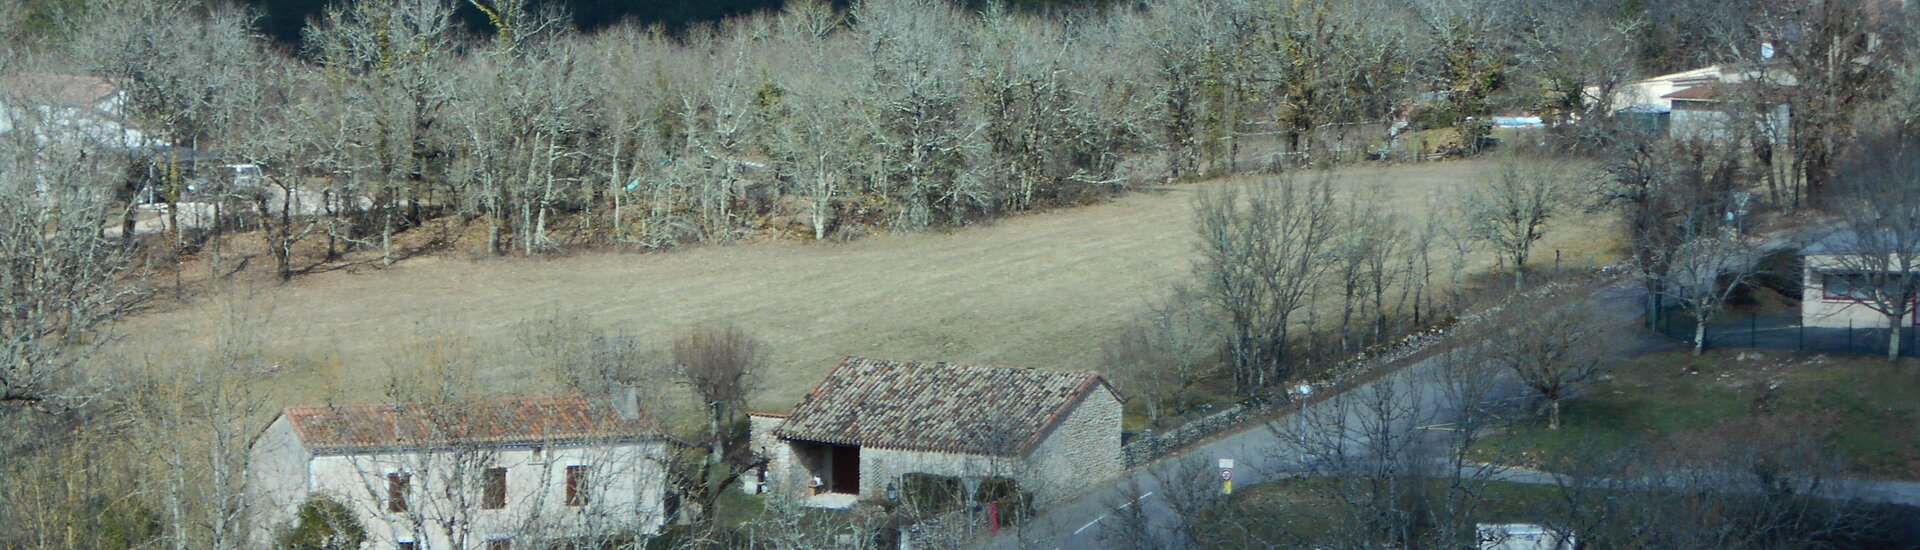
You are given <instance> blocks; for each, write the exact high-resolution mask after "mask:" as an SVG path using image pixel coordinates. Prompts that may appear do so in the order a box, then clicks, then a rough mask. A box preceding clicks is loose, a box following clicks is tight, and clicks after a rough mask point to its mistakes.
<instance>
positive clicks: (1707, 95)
mask: <svg viewBox="0 0 1920 550" xmlns="http://www.w3.org/2000/svg"><path fill="white" fill-rule="evenodd" d="M1660 97H1662V98H1666V99H1681V100H1694V101H1714V100H1717V99H1720V93H1719V91H1718V90H1716V89H1715V88H1714V86H1713V85H1711V84H1707V85H1702V86H1694V87H1692V88H1687V89H1684V90H1680V91H1677V92H1674V93H1670V94H1667V95H1663V96H1660Z"/></svg>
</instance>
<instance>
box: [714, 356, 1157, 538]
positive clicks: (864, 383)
mask: <svg viewBox="0 0 1920 550" xmlns="http://www.w3.org/2000/svg"><path fill="white" fill-rule="evenodd" d="M1120 414H1121V413H1120V398H1119V395H1118V394H1116V393H1115V392H1114V390H1113V387H1112V386H1110V385H1109V384H1108V383H1107V381H1106V379H1104V378H1102V377H1101V376H1100V375H1098V374H1093V373H1085V372H1064V371H1049V370H1040V369H1032V368H1020V367H1004V366H985V365H965V364H956V363H938V362H921V361H886V360H879V359H866V358H860V357H848V358H846V359H844V360H842V361H841V362H840V364H839V365H837V366H835V367H834V368H833V370H832V371H831V372H828V373H827V376H826V378H825V379H824V380H821V381H820V384H819V386H817V387H815V388H814V390H813V391H812V392H811V393H809V394H807V396H806V398H805V399H803V400H802V401H801V402H800V404H799V405H798V406H796V407H794V409H793V412H792V413H791V414H788V415H784V416H783V415H777V414H764V413H759V414H754V415H752V416H751V417H750V419H751V424H752V432H753V434H752V445H753V447H754V450H755V451H757V452H759V453H761V455H762V456H764V457H766V458H767V459H768V465H767V469H766V472H765V476H766V485H765V488H766V490H768V491H770V492H772V493H773V494H775V495H780V496H784V497H791V498H807V497H811V496H816V495H821V496H833V495H839V496H841V497H843V498H847V499H851V498H861V497H864V498H881V497H884V496H887V494H888V492H889V489H890V488H892V487H895V486H896V484H898V483H899V482H900V479H901V476H903V475H907V474H930V475H936V476H947V477H954V478H960V479H961V480H963V481H964V482H966V483H969V484H978V483H979V482H980V481H982V480H985V479H988V478H998V479H1005V480H1012V481H1013V482H1015V483H1017V484H1018V487H1019V488H1020V490H1022V491H1025V492H1028V493H1031V494H1032V495H1034V497H1035V499H1036V500H1037V501H1040V502H1044V501H1047V500H1052V499H1054V498H1058V497H1060V496H1064V495H1066V494H1067V493H1070V492H1072V491H1073V490H1075V489H1078V488H1080V487H1084V486H1086V485H1088V484H1089V483H1092V482H1095V481H1099V480H1101V479H1105V478H1107V477H1109V476H1113V475H1115V474H1118V473H1120V472H1121V471H1122V470H1123V469H1124V465H1123V463H1122V458H1121V447H1120Z"/></svg>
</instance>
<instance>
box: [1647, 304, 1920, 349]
mask: <svg viewBox="0 0 1920 550" xmlns="http://www.w3.org/2000/svg"><path fill="white" fill-rule="evenodd" d="M1652 328H1653V329H1654V330H1655V331H1656V332H1659V333H1660V334H1663V335H1666V336H1668V337H1670V338H1674V339H1676V340H1680V341H1684V342H1692V341H1693V332H1694V323H1693V317H1692V316H1690V315H1687V314H1686V313H1684V312H1681V311H1679V310H1676V309H1668V310H1667V311H1665V312H1663V313H1662V314H1661V315H1659V316H1657V318H1656V319H1655V320H1654V322H1653V327H1652ZM1887 330H1888V329H1887V328H1886V327H1884V326H1877V327H1854V328H1823V327H1809V326H1806V325H1803V324H1801V323H1800V315H1799V314H1797V313H1790V314H1770V315H1759V314H1751V313H1749V314H1744V315H1742V314H1721V315H1719V316H1716V317H1715V318H1713V319H1712V320H1711V321H1708V322H1707V330H1706V341H1707V348H1709V349H1711V348H1716V347H1718V348H1756V349H1778V350H1793V351H1807V352H1816V353H1838V354H1848V355H1886V354H1887V339H1888V336H1889V335H1888V334H1887ZM1915 333H1920V329H1908V330H1906V331H1904V332H1902V334H1901V335H1900V355H1901V356H1903V357H1920V350H1917V349H1915V347H1916V346H1915V345H1914V343H1915V340H1916V336H1915Z"/></svg>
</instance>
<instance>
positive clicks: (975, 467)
mask: <svg viewBox="0 0 1920 550" xmlns="http://www.w3.org/2000/svg"><path fill="white" fill-rule="evenodd" d="M781 420H782V419H781V418H779V417H776V416H752V417H750V426H751V430H752V435H751V441H752V443H751V444H752V445H753V448H754V450H755V451H757V452H760V453H761V455H762V456H764V457H766V458H767V459H768V467H767V493H769V494H773V495H777V496H780V497H784V498H805V497H806V496H808V495H809V494H810V493H811V492H812V491H811V488H810V485H811V482H812V479H813V477H814V476H816V475H819V476H821V477H827V476H828V475H829V474H827V473H826V472H825V471H823V468H822V464H821V459H820V458H819V456H818V455H820V454H822V452H823V451H822V450H821V449H823V446H822V445H820V444H818V443H813V442H807V441H793V440H786V439H781V438H779V437H778V436H776V435H774V431H775V430H776V429H777V428H778V427H779V425H780V421H781ZM1120 422H1121V405H1120V400H1119V397H1118V396H1117V395H1114V393H1113V391H1112V390H1110V389H1108V388H1107V387H1106V386H1104V385H1102V386H1098V387H1096V388H1094V389H1092V390H1089V391H1088V392H1087V393H1086V395H1085V397H1083V398H1082V399H1080V400H1079V401H1078V402H1076V403H1074V404H1073V405H1072V406H1070V407H1069V408H1068V409H1067V410H1066V411H1064V412H1063V413H1062V414H1061V415H1060V417H1059V418H1058V419H1057V420H1056V421H1055V422H1054V423H1053V424H1052V425H1051V426H1050V427H1049V429H1048V430H1047V431H1046V432H1044V433H1042V434H1041V435H1040V437H1039V439H1038V440H1036V441H1035V442H1034V444H1033V445H1032V447H1030V448H1029V449H1028V450H1027V452H1026V453H1025V454H1024V456H1018V457H1005V456H995V455H990V454H970V453H947V452H933V451H917V450H907V449H890V448H877V447H861V448H860V465H859V468H860V474H859V476H860V479H859V487H860V489H859V496H860V497H861V498H869V499H878V498H884V497H885V496H886V488H887V485H888V484H889V483H896V484H897V483H898V482H899V479H900V477H901V476H903V475H906V474H911V473H920V474H933V475H942V476H952V477H960V478H966V479H978V478H984V477H1002V478H1010V479H1014V480H1016V481H1018V482H1019V483H1020V486H1021V487H1022V488H1023V489H1025V490H1027V491H1029V492H1032V493H1034V498H1035V500H1036V501H1037V502H1045V501H1050V500H1054V499H1057V498H1060V497H1063V496H1066V495H1068V494H1070V493H1072V492H1073V491H1075V490H1078V489H1079V488H1081V487H1085V486H1087V485H1089V484H1091V483H1094V482H1097V481H1101V480H1104V479H1107V478H1109V477H1111V476H1114V475H1118V474H1119V473H1121V472H1122V471H1124V470H1125V464H1124V460H1123V458H1122V453H1121V442H1120Z"/></svg>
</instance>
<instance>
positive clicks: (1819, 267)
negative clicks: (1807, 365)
mask: <svg viewBox="0 0 1920 550" xmlns="http://www.w3.org/2000/svg"><path fill="white" fill-rule="evenodd" d="M1804 258H1805V264H1806V268H1805V274H1804V278H1803V279H1802V284H1801V288H1800V323H1801V324H1802V325H1805V326H1807V327H1808V328H1840V329H1844V328H1854V329H1874V328H1886V327H1887V316H1886V315H1882V314H1880V312H1878V311H1874V310H1873V308H1871V307H1867V306H1866V305H1865V304H1862V303H1860V300H1856V299H1853V298H1848V297H1845V296H1837V295H1834V292H1837V291H1830V290H1829V289H1828V288H1827V286H1828V278H1829V277H1831V275H1829V274H1828V271H1829V270H1833V269H1835V268H1838V267H1839V261H1838V259H1837V258H1836V257H1835V256H1834V255H1832V254H1808V255H1806V256H1804ZM1915 324H1916V323H1915V322H1914V318H1913V317H1912V316H1908V318H1907V319H1906V322H1905V323H1903V326H1915Z"/></svg>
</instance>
